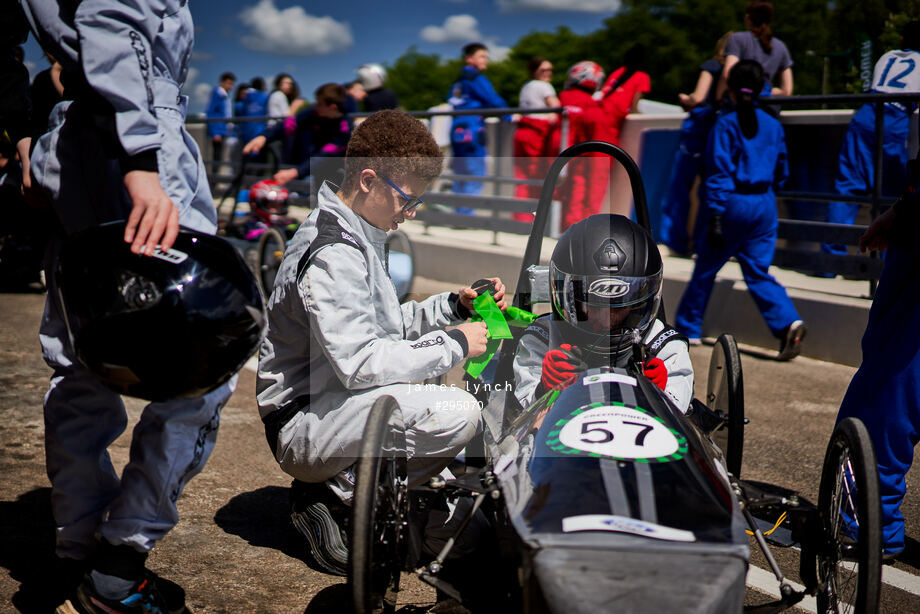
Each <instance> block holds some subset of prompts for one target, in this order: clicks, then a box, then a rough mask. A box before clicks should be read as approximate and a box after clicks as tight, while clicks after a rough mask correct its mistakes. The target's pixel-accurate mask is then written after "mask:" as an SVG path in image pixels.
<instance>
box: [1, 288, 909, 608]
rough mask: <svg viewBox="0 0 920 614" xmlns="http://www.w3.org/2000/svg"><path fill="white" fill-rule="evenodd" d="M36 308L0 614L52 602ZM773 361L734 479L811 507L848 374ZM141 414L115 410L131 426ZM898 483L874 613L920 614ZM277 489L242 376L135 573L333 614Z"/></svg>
mask: <svg viewBox="0 0 920 614" xmlns="http://www.w3.org/2000/svg"><path fill="white" fill-rule="evenodd" d="M457 285H458V284H446V283H440V282H434V281H430V280H424V279H420V280H417V283H416V286H415V289H416V291H417V292H419V293H420V294H422V295H424V294H427V293H430V292H435V291H441V290H449V289H455V286H457ZM43 303H44V296H43V295H40V294H0V612H13V611H20V612H48V611H52V610H53V606H54V605H55V602H56V601H57V600H58V599H59V598H60V594H59V591H58V590H57V587H58V586H59V585H60V579H59V577H58V576H59V574H60V569H59V567H58V566H57V565H56V562H55V558H54V554H53V542H54V524H53V520H52V517H51V510H50V488H49V482H48V479H47V477H46V475H45V471H44V449H43V440H42V437H43V423H42V409H41V404H42V397H43V394H44V392H45V390H46V388H47V385H48V378H49V375H50V370H49V369H48V368H47V366H46V365H45V364H44V362H43V361H42V358H41V351H40V347H39V343H38V326H39V322H40V319H41V313H42V306H43ZM711 351H712V348H711V347H710V346H707V345H703V346H701V347H695V348H692V350H691V355H692V359H693V363H694V367H695V369H696V372H697V381H696V395H697V396H698V397H701V396H703V395H705V386H706V376H705V374H706V372H707V369H708V365H709V357H710V353H711ZM773 353H774V352H773V351H766V350H759V349H757V348H745V349H744V351H743V353H742V364H743V368H744V384H745V401H746V404H745V407H746V414H747V416H748V417H749V418H750V420H751V422H750V424H749V425H748V426H747V428H746V433H745V451H744V462H743V467H742V477H744V478H746V479H752V480H760V481H765V482H770V483H774V484H779V485H782V486H785V487H787V488H790V489H794V490H797V491H799V492H800V493H801V494H802V495H803V496H805V497H806V498H808V499H810V500H813V501H814V500H817V490H818V481H819V478H820V471H821V462H822V458H823V456H824V450H825V447H826V445H827V442H828V438H829V437H830V434H831V431H832V428H833V423H834V417H835V415H836V411H837V407H838V405H839V403H840V400H841V398H842V397H843V394H844V392H845V390H846V386H847V384H848V382H849V380H850V378H851V377H852V375H853V373H854V371H855V369H854V368H852V367H849V366H843V365H839V364H834V363H828V362H820V361H817V360H812V359H808V358H802V357H800V358H798V359H796V360H795V361H793V362H790V363H778V362H775V361H774V360H772V354H773ZM142 407H143V405H142V404H141V403H140V402H138V401H135V400H131V399H128V400H127V409H128V413H129V417H130V419H131V420H132V421H134V420H136V419H137V417H138V415H139V413H140V411H141V409H142ZM130 426H131V424H130V423H129V429H128V431H127V432H126V434H125V435H123V436H122V437H121V438H119V439H118V440H117V441H116V442H115V443H114V444H113V445H112V447H111V454H112V458H113V462H114V464H115V466H116V467H122V466H123V465H124V463H125V462H126V460H127V454H128V445H129V441H130ZM907 481H908V497H907V500H906V501H905V503H904V507H903V511H904V515H905V516H906V517H907V531H908V536H909V537H908V545H907V550H906V552H905V554H904V555H903V557H902V558H901V559H900V560H899V561H897V562H895V563H894V565H892V566H886V568H885V572H884V578H885V580H886V582H887V583H886V584H885V586H884V589H883V594H882V599H883V605H882V611H883V612H898V613H900V612H920V490H918V489H920V484H918V479H917V472H916V469H915V470H914V471H913V473H912V474H910V475H908V480H907ZM288 484H289V479H288V478H287V477H286V476H285V475H284V473H282V472H281V470H280V469H279V468H278V466H277V465H276V464H275V462H274V460H273V459H272V457H271V454H270V453H269V450H268V446H267V444H266V442H265V435H264V432H263V429H262V424H261V422H260V420H259V416H258V411H257V409H256V403H255V375H254V373H253V371H252V370H251V369H250V368H246V369H243V371H242V372H241V375H240V380H239V385H238V386H237V390H236V392H235V394H234V395H233V397H232V398H231V399H230V402H229V403H228V405H227V407H226V408H225V409H224V411H223V417H222V421H221V426H220V431H219V435H218V439H217V446H216V448H215V450H214V453H213V455H212V456H211V459H210V460H209V462H208V464H207V466H206V467H205V469H204V470H203V472H202V473H201V474H200V475H199V476H198V477H196V478H195V479H194V480H193V481H192V482H191V483H190V484H189V486H188V487H187V488H186V490H185V492H184V493H183V495H182V497H181V498H180V499H179V512H180V517H181V520H180V522H179V524H178V525H177V526H176V528H175V529H174V530H173V531H172V532H170V533H169V535H168V536H167V537H166V538H165V539H164V540H163V541H162V542H161V543H160V544H159V545H158V546H157V548H156V549H155V550H154V552H153V554H152V555H151V556H150V559H149V561H148V565H149V566H150V567H151V569H153V570H154V571H155V572H157V573H158V574H160V575H162V576H164V577H167V578H169V579H171V580H173V581H175V582H177V583H179V584H180V585H182V586H183V587H184V588H185V589H186V592H187V601H188V604H189V606H190V608H191V610H192V611H193V612H342V611H346V610H347V603H348V594H347V591H346V587H345V586H344V580H343V579H342V578H337V577H331V576H328V575H325V574H323V573H321V572H319V571H317V570H315V569H314V568H312V567H311V565H310V563H309V562H308V560H307V559H306V558H305V556H304V553H303V547H302V543H301V541H300V539H299V538H298V536H297V535H296V534H295V533H294V532H293V529H292V528H291V527H290V525H289V523H288V519H287V486H288ZM777 556H778V558H779V560H780V563H781V565H782V566H783V567H784V569H786V570H787V571H789V572H792V571H793V570H794V568H795V567H796V566H797V558H798V557H797V555H796V553H795V552H793V551H791V550H779V551H777ZM758 568H760V569H761V570H762V569H766V565H765V562H764V561H763V560H762V557H759V556H756V555H755V556H754V557H753V559H752V568H751V572H750V573H749V575H748V580H749V583H750V584H753V585H755V586H759V585H760V584H762V585H763V589H764V590H763V591H762V590H759V589H757V588H752V589H751V590H749V592H748V598H747V601H748V603H759V602H762V601H765V600H767V599H769V597H768V592H769V590H770V587H771V586H772V588H773V589H774V590H775V588H776V587H775V581H773V580H772V579H771V578H772V576H770V574H768V573H767V572H763V571H757V569H758ZM687 573H688V574H689V575H692V574H693V573H694V572H693V570H687ZM794 579H795V577H794V574H793V580H794ZM699 580H700V581H701V582H705V581H706V579H705V578H700V579H699ZM758 583H760V584H758ZM404 586H405V588H406V590H405V591H404V592H403V593H402V594H401V599H400V608H399V609H400V611H402V612H404V613H405V612H422V611H427V610H428V609H429V608H430V607H431V606H432V605H433V604H434V597H435V595H434V591H433V589H430V588H428V587H427V586H425V585H423V584H421V583H420V582H418V581H417V580H415V579H413V578H410V577H408V576H406V577H405V582H404ZM805 605H806V606H808V604H807V603H806V604H805Z"/></svg>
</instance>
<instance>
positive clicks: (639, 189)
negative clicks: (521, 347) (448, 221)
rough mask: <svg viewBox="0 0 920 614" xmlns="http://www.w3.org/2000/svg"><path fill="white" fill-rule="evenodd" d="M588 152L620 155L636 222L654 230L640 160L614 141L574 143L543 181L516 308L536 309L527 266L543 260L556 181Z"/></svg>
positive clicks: (516, 292)
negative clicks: (565, 168)
mask: <svg viewBox="0 0 920 614" xmlns="http://www.w3.org/2000/svg"><path fill="white" fill-rule="evenodd" d="M585 153H604V154H607V155H609V156H612V157H614V158H616V161H617V162H619V163H620V164H621V165H622V166H623V168H625V169H626V174H627V175H628V176H629V185H630V187H631V188H632V193H633V202H634V203H635V207H636V221H637V222H638V223H639V225H640V226H642V227H643V228H645V229H646V230H647V231H649V233H651V232H652V223H651V218H650V217H649V213H648V203H647V202H646V198H645V184H643V183H642V176H641V175H640V174H639V166H638V165H637V164H636V161H635V160H633V159H632V157H631V156H630V155H629V154H628V153H626V152H625V151H624V150H623V149H621V148H620V147H617V146H616V145H614V144H612V143H607V142H604V141H586V142H584V143H576V144H575V145H572V146H571V147H569V148H568V149H566V150H565V151H563V152H562V153H561V154H559V156H558V157H557V158H556V159H555V160H554V161H553V164H552V165H551V166H550V168H549V171H548V172H547V173H546V179H544V180H543V189H542V190H541V192H540V200H539V201H538V202H537V212H536V215H535V216H534V220H533V226H532V227H531V229H530V237H529V238H528V239H527V248H526V249H525V250H524V260H523V262H522V263H521V270H520V271H519V272H518V282H517V288H516V289H515V292H514V305H515V306H516V307H520V308H521V309H526V310H527V311H530V310H531V308H532V305H531V303H530V293H529V292H528V291H527V290H528V283H527V268H528V267H530V266H531V265H536V264H539V262H540V249H541V248H542V247H543V229H544V228H546V220H547V218H548V217H549V207H550V203H551V202H552V200H553V192H555V191H556V180H557V179H558V178H559V173H561V172H562V169H563V167H564V166H565V165H566V164H568V163H569V162H570V161H571V160H572V159H573V158H577V157H578V156H580V155H581V154H585ZM525 301H526V302H525Z"/></svg>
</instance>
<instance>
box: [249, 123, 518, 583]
mask: <svg viewBox="0 0 920 614" xmlns="http://www.w3.org/2000/svg"><path fill="white" fill-rule="evenodd" d="M440 173H441V151H440V149H439V148H438V145H437V143H436V142H435V140H434V138H433V137H432V136H431V134H430V132H428V129H427V128H425V126H424V125H423V124H422V123H421V122H419V121H418V120H417V119H415V118H413V117H411V116H410V115H408V114H406V113H403V112H402V111H395V110H386V111H379V112H378V113H375V114H374V115H372V116H370V117H368V118H367V119H366V120H365V121H364V122H363V123H362V124H361V125H360V126H359V127H358V128H357V129H356V130H355V132H354V134H353V135H352V138H351V140H350V142H349V144H348V150H347V152H346V154H345V180H344V183H343V186H342V188H341V189H338V190H337V188H335V187H334V186H333V185H332V184H330V183H325V184H324V185H323V186H322V188H321V189H320V191H319V197H318V207H317V208H316V209H315V210H314V211H313V212H312V213H311V214H310V216H309V217H308V218H307V220H306V221H305V222H304V223H303V224H302V225H301V227H300V228H299V229H298V231H297V233H296V234H295V235H294V237H293V238H292V240H291V242H290V244H289V246H288V248H287V250H286V251H285V254H284V260H283V261H282V263H281V268H280V269H279V271H278V276H277V278H276V280H275V286H274V290H273V292H272V295H271V298H270V299H269V301H268V332H267V336H266V339H265V341H264V343H263V345H262V348H261V350H260V352H259V373H258V382H257V395H258V402H259V411H260V413H261V415H262V419H263V422H264V423H265V428H266V435H267V437H268V442H269V445H270V447H271V449H272V452H273V454H274V456H275V459H276V460H277V461H278V463H279V464H280V465H281V468H282V469H283V470H284V471H285V472H287V473H288V474H290V475H291V476H292V477H294V478H295V479H294V483H293V486H292V492H291V518H292V520H293V522H294V525H295V527H296V528H297V529H298V530H299V531H300V533H301V534H303V535H304V537H305V538H306V539H307V542H308V547H309V549H310V552H311V554H312V555H313V558H314V559H315V560H316V562H317V563H318V564H319V565H320V566H322V567H323V568H324V569H325V570H327V571H329V572H331V573H335V574H341V575H344V573H345V569H346V564H347V560H348V552H347V547H346V544H345V542H344V539H343V537H342V531H341V529H340V526H339V525H340V522H341V520H342V519H343V517H344V516H345V515H346V514H347V508H345V506H344V503H347V502H349V501H350V499H351V497H352V493H353V489H354V472H353V468H352V466H353V465H354V463H355V461H356V460H357V456H358V450H359V447H360V443H361V438H362V434H363V431H364V427H365V424H366V423H367V418H368V414H369V412H370V409H371V407H372V406H373V404H374V402H375V401H376V400H377V399H378V398H380V397H381V396H383V395H391V396H393V397H395V399H396V400H397V402H398V403H399V406H400V408H401V410H402V414H403V418H404V420H405V424H406V443H407V447H408V453H409V463H408V470H409V486H410V487H412V486H414V485H418V484H421V483H423V482H424V481H425V480H426V479H427V478H429V477H430V476H432V475H434V474H436V473H438V472H439V471H441V470H442V469H444V468H445V467H446V466H447V464H448V463H449V462H450V460H451V459H453V458H454V457H455V456H456V455H457V453H458V452H460V450H462V449H463V448H464V447H465V446H466V444H467V442H468V441H469V440H470V439H471V438H472V437H473V435H474V434H475V433H476V431H477V430H478V428H479V420H480V407H479V404H478V403H477V401H476V400H475V399H474V398H473V396H472V395H471V394H469V393H468V392H466V391H465V390H462V389H459V388H455V387H446V386H422V385H420V384H415V383H412V382H421V381H423V380H425V379H428V378H431V377H436V376H438V375H441V374H443V373H446V372H447V371H449V370H450V369H451V368H453V367H455V366H457V365H459V364H461V363H462V362H463V361H464V360H465V359H466V358H468V357H472V356H478V355H480V354H482V353H483V352H484V351H485V348H486V327H485V325H484V324H483V323H481V322H478V323H472V322H467V323H461V322H463V321H464V320H466V319H467V318H468V317H469V316H470V314H471V311H472V308H473V304H472V299H473V298H475V297H476V293H475V292H474V291H473V290H472V289H470V288H468V287H464V288H460V290H459V291H458V292H456V293H447V292H444V293H442V294H436V295H434V296H432V297H430V298H428V299H426V300H424V301H421V302H415V301H410V302H407V303H404V304H402V305H400V304H399V300H398V298H397V295H396V290H395V288H394V286H393V282H392V281H391V280H390V278H389V277H388V275H387V268H386V267H387V264H386V263H387V254H386V233H387V231H388V230H395V229H396V228H397V226H398V225H399V224H400V223H402V222H403V221H404V220H405V219H406V218H409V219H411V218H412V217H414V215H415V209H416V207H417V206H418V204H419V203H420V201H419V199H418V196H419V195H421V194H423V193H424V192H425V190H426V189H427V188H428V186H429V185H430V184H431V182H432V181H433V180H434V179H435V178H436V177H437V176H438V175H440ZM336 190H337V191H336ZM493 281H494V282H495V285H496V294H495V298H496V301H497V302H498V304H499V307H501V308H502V309H504V308H505V307H506V304H505V300H504V293H505V288H504V285H503V284H502V283H501V281H500V280H498V279H497V278H494V279H493ZM454 324H459V326H458V327H457V328H454V329H452V330H445V328H444V327H445V326H448V325H454Z"/></svg>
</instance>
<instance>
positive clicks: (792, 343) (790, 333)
mask: <svg viewBox="0 0 920 614" xmlns="http://www.w3.org/2000/svg"><path fill="white" fill-rule="evenodd" d="M806 332H807V329H806V327H805V322H803V321H802V320H796V321H795V322H793V323H792V324H790V325H789V326H787V327H786V328H785V330H783V336H782V337H781V338H780V345H779V353H778V354H777V355H776V360H792V359H793V358H795V357H796V356H798V355H799V353H800V352H801V351H802V339H804V338H805V333H806Z"/></svg>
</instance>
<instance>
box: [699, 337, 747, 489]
mask: <svg viewBox="0 0 920 614" xmlns="http://www.w3.org/2000/svg"><path fill="white" fill-rule="evenodd" d="M706 405H707V406H709V408H710V409H712V410H713V411H716V412H718V411H721V412H723V413H725V414H726V415H727V416H728V421H727V422H725V424H723V425H722V426H720V427H719V428H717V429H716V430H715V431H713V433H712V440H713V442H715V444H716V445H717V446H718V447H719V449H720V450H722V453H723V454H724V455H725V465H726V467H727V468H728V471H729V473H731V474H732V475H734V476H735V477H740V476H741V457H742V454H743V452H744V377H743V375H742V372H741V355H740V354H739V353H738V344H737V343H735V338H734V337H733V336H732V335H729V334H727V333H725V334H722V335H719V338H718V339H716V344H715V345H714V346H713V348H712V358H711V359H710V361H709V381H708V384H707V386H706Z"/></svg>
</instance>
